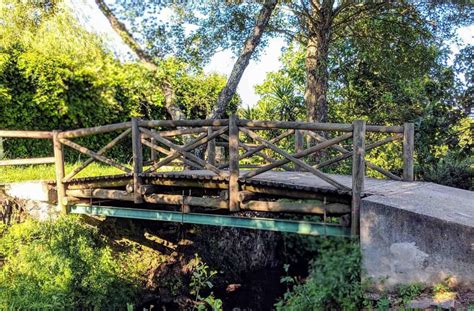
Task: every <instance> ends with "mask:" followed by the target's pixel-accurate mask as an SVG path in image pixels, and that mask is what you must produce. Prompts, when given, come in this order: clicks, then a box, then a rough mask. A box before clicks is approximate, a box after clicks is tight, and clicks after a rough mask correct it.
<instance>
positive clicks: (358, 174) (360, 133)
mask: <svg viewBox="0 0 474 311" xmlns="http://www.w3.org/2000/svg"><path fill="white" fill-rule="evenodd" d="M352 126H353V132H352V148H353V154H352V211H351V234H352V236H358V235H359V226H360V207H361V205H362V197H361V196H362V192H363V191H364V177H365V159H364V157H365V121H363V120H356V121H354V122H352Z"/></svg>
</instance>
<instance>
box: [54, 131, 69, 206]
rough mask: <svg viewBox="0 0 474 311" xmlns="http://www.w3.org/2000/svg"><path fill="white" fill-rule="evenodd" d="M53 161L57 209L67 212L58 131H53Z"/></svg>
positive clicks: (62, 161)
mask: <svg viewBox="0 0 474 311" xmlns="http://www.w3.org/2000/svg"><path fill="white" fill-rule="evenodd" d="M53 148H54V162H55V169H56V193H57V195H58V209H59V210H60V211H61V213H63V214H67V212H68V210H67V205H66V187H65V186H64V183H63V178H64V148H63V145H62V144H61V142H60V141H59V131H53Z"/></svg>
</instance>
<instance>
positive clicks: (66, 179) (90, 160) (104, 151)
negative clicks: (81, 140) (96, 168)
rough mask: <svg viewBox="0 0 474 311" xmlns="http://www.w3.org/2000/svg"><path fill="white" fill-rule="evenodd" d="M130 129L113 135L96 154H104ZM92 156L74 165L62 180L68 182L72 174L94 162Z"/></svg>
mask: <svg viewBox="0 0 474 311" xmlns="http://www.w3.org/2000/svg"><path fill="white" fill-rule="evenodd" d="M131 131H132V129H126V130H125V131H124V132H123V133H121V134H120V135H119V136H117V137H115V138H114V139H113V140H111V141H110V142H109V143H108V144H107V145H105V146H104V147H102V148H101V149H100V150H99V151H97V154H98V155H104V154H105V153H106V152H107V151H108V150H110V149H111V148H113V147H114V146H115V145H116V144H117V143H118V142H120V141H121V140H122V139H124V138H125V137H126V136H127V135H128V134H130V132H131ZM94 160H95V159H94V158H89V159H87V160H86V161H84V163H82V164H81V165H80V166H79V167H76V168H75V169H74V170H72V171H71V172H70V173H69V174H67V175H66V177H64V179H63V182H68V181H70V180H71V179H72V178H73V177H74V176H76V175H77V174H79V172H80V171H82V170H83V169H85V168H86V167H87V166H89V165H90V164H91V163H92V162H94Z"/></svg>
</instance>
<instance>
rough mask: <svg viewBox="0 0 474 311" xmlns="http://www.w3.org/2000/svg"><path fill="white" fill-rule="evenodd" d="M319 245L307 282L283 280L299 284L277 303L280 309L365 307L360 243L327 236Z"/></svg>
mask: <svg viewBox="0 0 474 311" xmlns="http://www.w3.org/2000/svg"><path fill="white" fill-rule="evenodd" d="M319 247H320V249H319V250H320V251H319V254H318V255H317V256H316V258H315V259H314V260H313V261H312V262H311V264H310V274H309V276H308V278H307V279H306V281H305V282H304V283H299V282H298V281H297V280H296V279H292V278H288V277H285V278H283V279H282V282H286V283H290V285H292V284H296V285H294V286H293V288H292V290H289V291H287V292H286V293H285V295H284V297H283V299H282V300H281V301H279V302H278V303H277V304H276V305H275V307H276V309H277V310H295V311H297V310H302V311H303V310H304V311H307V310H325V309H344V310H357V309H359V308H360V307H361V306H362V304H363V295H364V289H365V285H364V284H363V283H361V279H360V276H361V274H360V273H361V271H360V265H361V254H360V249H359V245H358V244H357V243H354V242H351V241H346V240H342V239H327V240H323V241H321V244H320V246H319Z"/></svg>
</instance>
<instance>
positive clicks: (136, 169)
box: [132, 118, 143, 203]
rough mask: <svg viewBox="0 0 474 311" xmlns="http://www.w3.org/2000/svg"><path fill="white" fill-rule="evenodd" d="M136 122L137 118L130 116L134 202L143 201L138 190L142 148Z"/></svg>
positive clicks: (141, 165)
mask: <svg viewBox="0 0 474 311" xmlns="http://www.w3.org/2000/svg"><path fill="white" fill-rule="evenodd" d="M138 122H139V119H138V118H132V151H133V194H134V202H135V203H143V197H142V195H141V192H140V187H141V185H142V179H141V177H140V174H141V173H142V172H143V149H142V141H141V139H140V135H141V134H140V129H139V128H138Z"/></svg>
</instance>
